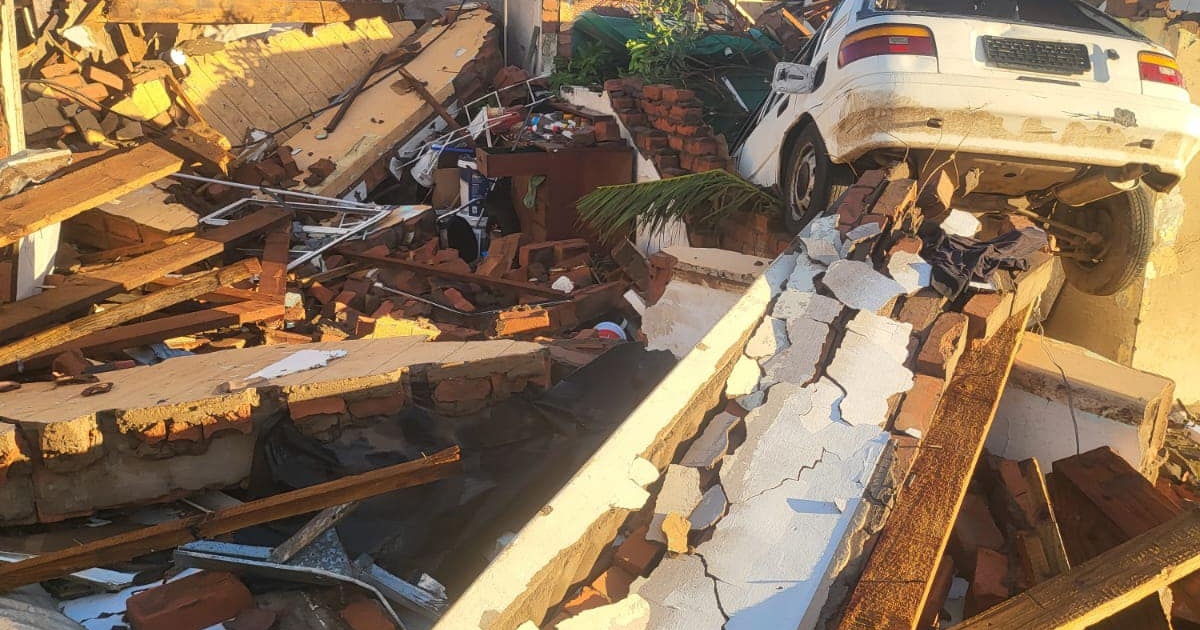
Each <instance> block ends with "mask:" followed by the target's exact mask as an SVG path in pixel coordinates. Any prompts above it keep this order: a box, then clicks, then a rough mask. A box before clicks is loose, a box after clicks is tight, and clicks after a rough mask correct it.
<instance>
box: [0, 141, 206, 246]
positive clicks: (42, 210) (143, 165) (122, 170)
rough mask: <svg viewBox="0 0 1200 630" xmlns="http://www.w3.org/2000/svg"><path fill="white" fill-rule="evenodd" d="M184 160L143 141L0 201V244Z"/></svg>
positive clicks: (142, 183)
mask: <svg viewBox="0 0 1200 630" xmlns="http://www.w3.org/2000/svg"><path fill="white" fill-rule="evenodd" d="M181 166H183V161H182V160H180V159H179V157H177V156H175V155H173V154H172V153H171V152H170V151H167V150H165V149H163V148H161V147H158V146H156V145H153V144H143V145H141V146H138V147H136V148H134V149H133V150H130V151H126V152H123V153H117V154H115V155H110V156H108V157H106V158H103V159H101V160H99V161H97V162H95V163H93V164H90V165H88V166H85V167H83V168H80V169H78V170H76V171H73V172H71V173H67V174H66V175H63V176H62V177H58V178H56V179H53V180H50V181H49V182H46V183H44V184H39V185H37V186H33V187H31V188H27V189H25V190H24V191H22V192H20V193H18V194H16V195H13V196H12V197H8V198H6V199H0V247H4V246H6V245H11V244H13V243H15V242H17V241H18V240H20V239H21V238H22V237H25V236H28V235H30V234H32V233H34V232H36V231H38V230H40V229H41V228H44V227H46V226H49V225H54V224H56V223H62V222H63V221H66V220H67V219H69V218H71V217H73V216H75V215H77V214H79V213H81V212H83V211H84V210H88V209H91V208H95V207H96V206H98V205H100V204H102V203H107V202H109V201H112V200H114V199H116V198H118V197H120V196H121V195H123V194H125V193H128V192H132V191H134V190H137V189H138V188H141V187H142V186H146V185H149V184H152V183H154V182H156V181H158V180H160V179H162V178H163V177H166V176H167V175H170V174H172V173H175V172H177V171H178V170H179V169H180V167H181Z"/></svg>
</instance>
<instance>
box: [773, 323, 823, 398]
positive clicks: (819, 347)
mask: <svg viewBox="0 0 1200 630" xmlns="http://www.w3.org/2000/svg"><path fill="white" fill-rule="evenodd" d="M788 333H789V334H788V336H789V337H790V336H791V335H792V334H794V335H795V339H792V340H791V342H792V345H790V346H788V348H787V349H786V350H784V351H783V352H780V353H779V354H777V355H775V356H773V357H771V358H770V359H768V360H767V361H766V362H764V363H763V373H764V375H763V379H762V383H763V384H764V386H770V385H774V384H775V383H779V382H782V381H790V382H794V383H798V384H801V385H803V384H804V383H807V382H808V381H811V380H812V379H813V377H814V376H816V375H817V365H818V364H819V363H820V362H821V358H822V357H823V356H824V355H825V344H826V343H827V342H828V341H829V325H828V324H823V323H821V322H817V321H813V320H811V319H802V318H798V319H796V320H794V321H793V322H789V326H788Z"/></svg>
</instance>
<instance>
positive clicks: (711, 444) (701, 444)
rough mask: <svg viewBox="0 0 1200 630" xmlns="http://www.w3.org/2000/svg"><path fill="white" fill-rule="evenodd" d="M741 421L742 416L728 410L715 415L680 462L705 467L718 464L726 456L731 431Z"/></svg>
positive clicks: (682, 464) (695, 466)
mask: <svg viewBox="0 0 1200 630" xmlns="http://www.w3.org/2000/svg"><path fill="white" fill-rule="evenodd" d="M741 421H742V419H741V418H739V417H737V416H735V415H733V414H731V413H727V412H721V413H719V414H717V415H716V416H714V417H713V419H712V420H709V421H708V426H707V427H705V428H704V433H701V434H700V437H698V438H696V440H695V441H694V442H692V445H691V446H690V447H688V450H687V452H686V453H684V454H683V458H682V459H680V460H679V464H680V465H681V466H691V467H692V468H705V469H708V468H712V467H713V466H716V464H717V462H719V461H721V459H722V458H724V457H725V451H727V450H729V431H730V430H731V429H733V427H734V426H736V425H737V423H739V422H741Z"/></svg>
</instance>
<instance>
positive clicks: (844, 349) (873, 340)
mask: <svg viewBox="0 0 1200 630" xmlns="http://www.w3.org/2000/svg"><path fill="white" fill-rule="evenodd" d="M864 315H865V316H867V317H864ZM879 322H888V323H887V324H880V323H879ZM893 323H895V322H891V320H888V319H886V318H882V317H878V316H875V315H873V314H871V313H859V316H858V317H856V318H855V320H854V322H852V323H851V325H850V326H849V327H847V330H846V335H845V337H843V338H842V345H841V346H840V347H839V348H838V349H837V353H836V354H835V355H834V357H833V362H832V363H831V364H830V365H829V369H828V370H827V372H828V374H829V378H831V379H833V381H834V382H836V383H837V384H838V385H839V386H840V387H841V388H842V390H843V391H844V392H846V397H845V398H844V399H842V402H841V405H840V408H841V412H842V419H843V420H844V421H846V422H848V423H850V424H867V425H875V426H881V425H882V424H883V423H884V422H886V421H887V412H888V399H889V398H891V397H892V396H894V395H896V394H901V393H904V392H906V391H908V390H909V389H912V385H913V373H912V372H911V371H910V370H909V369H908V368H906V367H904V364H903V361H904V360H905V359H906V358H907V356H908V349H907V342H908V339H907V336H905V339H904V345H899V344H898V343H897V341H896V339H895V337H894V333H895V331H896V330H897V329H896V328H895V327H894V326H892V325H891V324H893ZM855 324H857V326H855ZM901 326H903V324H901Z"/></svg>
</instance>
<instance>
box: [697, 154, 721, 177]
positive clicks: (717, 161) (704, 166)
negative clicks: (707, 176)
mask: <svg viewBox="0 0 1200 630" xmlns="http://www.w3.org/2000/svg"><path fill="white" fill-rule="evenodd" d="M693 163H694V164H695V167H696V168H695V169H694V170H695V171H697V172H701V173H703V172H704V171H715V170H719V169H723V168H726V167H728V166H729V160H728V159H726V158H722V157H717V156H715V155H699V156H696V159H695V161H694V162H693Z"/></svg>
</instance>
